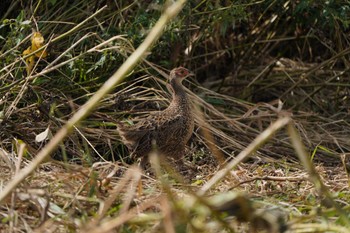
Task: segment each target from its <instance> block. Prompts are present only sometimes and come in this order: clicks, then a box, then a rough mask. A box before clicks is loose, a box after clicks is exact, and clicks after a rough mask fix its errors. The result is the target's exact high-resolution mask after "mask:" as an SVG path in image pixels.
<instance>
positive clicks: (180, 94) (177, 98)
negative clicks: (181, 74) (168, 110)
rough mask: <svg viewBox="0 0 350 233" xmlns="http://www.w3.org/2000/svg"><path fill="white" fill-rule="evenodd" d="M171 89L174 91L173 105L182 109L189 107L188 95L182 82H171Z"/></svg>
mask: <svg viewBox="0 0 350 233" xmlns="http://www.w3.org/2000/svg"><path fill="white" fill-rule="evenodd" d="M170 87H171V90H172V92H173V93H172V95H173V98H172V103H171V104H174V105H177V106H178V107H180V108H183V107H185V108H186V106H187V103H188V100H187V95H186V91H185V89H184V87H183V86H182V84H181V82H179V81H178V80H174V79H173V80H171V81H170Z"/></svg>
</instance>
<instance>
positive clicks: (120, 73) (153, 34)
mask: <svg viewBox="0 0 350 233" xmlns="http://www.w3.org/2000/svg"><path fill="white" fill-rule="evenodd" d="M185 2H186V1H185V0H179V1H176V2H175V3H173V4H171V5H170V6H169V7H168V8H167V9H166V10H165V11H164V13H163V14H162V15H161V17H160V18H159V20H158V21H157V23H156V24H155V26H154V27H153V28H152V30H151V31H150V33H149V34H148V35H147V37H146V38H145V40H144V41H143V42H142V44H141V45H140V46H139V47H138V48H137V49H136V50H135V52H134V53H132V54H131V55H130V57H129V58H128V59H127V60H126V61H125V62H124V63H123V64H122V65H121V67H120V68H119V69H118V70H117V71H116V72H115V73H114V74H113V75H112V76H111V77H110V78H109V79H108V80H107V81H106V82H105V83H104V84H103V86H102V87H101V88H100V89H99V90H98V91H97V92H96V93H95V95H93V96H92V97H91V99H89V100H88V102H86V103H85V104H84V105H83V106H82V107H81V108H80V109H79V110H78V111H77V112H76V113H75V114H74V115H73V116H72V118H70V119H69V120H68V121H67V123H66V124H65V125H64V126H63V127H62V128H61V129H60V130H59V131H58V132H57V133H56V135H54V136H53V138H52V139H51V140H50V141H49V143H48V144H47V145H46V146H45V147H44V148H43V149H42V150H40V151H39V153H38V154H37V156H36V157H35V158H34V159H33V160H32V161H31V163H29V165H28V166H27V167H25V168H23V169H22V170H21V171H20V173H19V174H17V175H16V176H15V177H14V178H13V179H12V180H11V181H10V182H9V183H8V184H7V185H6V187H5V188H4V190H3V191H2V192H1V193H0V203H2V201H3V200H4V199H5V198H6V197H7V196H8V195H9V194H10V193H11V192H12V191H13V190H14V189H15V188H16V187H17V185H19V184H20V183H21V182H22V181H23V180H24V179H25V178H26V177H27V176H28V175H30V173H32V172H33V171H34V170H35V169H36V168H37V167H38V166H39V165H40V164H41V163H42V162H43V161H44V160H45V158H46V157H48V156H49V155H50V154H51V153H52V152H53V151H54V150H55V149H56V148H57V147H58V145H59V143H60V142H62V141H63V139H65V138H66V137H67V136H68V134H70V132H71V131H72V130H73V127H74V125H77V124H78V123H79V122H80V121H81V120H82V119H84V118H85V117H87V116H88V115H89V114H90V112H91V111H92V110H93V109H94V108H95V107H96V106H97V105H98V103H99V102H100V100H102V98H103V97H104V96H105V95H106V94H107V93H109V92H111V91H112V90H113V88H114V86H115V85H116V84H118V83H120V82H121V81H122V80H123V79H124V77H125V76H126V75H127V74H128V73H129V72H130V71H131V70H132V69H133V68H134V67H135V66H136V65H137V64H138V62H139V61H140V60H141V59H142V58H143V57H145V56H146V53H147V51H148V50H149V49H150V48H151V47H152V45H153V44H154V43H155V42H156V41H157V40H158V38H159V37H160V36H161V35H162V33H163V30H164V28H165V26H166V25H167V23H168V22H170V20H171V19H173V18H174V17H175V16H176V15H177V14H178V13H179V12H180V10H181V9H182V7H183V5H184V4H185Z"/></svg>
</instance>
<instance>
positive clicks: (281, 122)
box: [197, 117, 290, 196]
mask: <svg viewBox="0 0 350 233" xmlns="http://www.w3.org/2000/svg"><path fill="white" fill-rule="evenodd" d="M289 121H290V118H289V117H282V118H280V119H278V120H277V121H275V122H274V123H273V124H271V125H270V126H269V127H268V128H267V129H266V130H265V131H263V132H262V133H261V134H259V135H258V136H257V137H256V138H255V140H254V141H253V142H252V143H250V144H249V145H248V147H246V148H245V149H244V150H243V151H242V152H241V153H239V154H238V156H237V157H236V158H235V159H233V160H232V161H231V162H229V163H228V164H227V165H226V166H225V167H224V168H223V169H221V170H220V171H218V172H217V173H216V175H215V176H213V177H212V178H211V179H210V180H209V181H208V182H207V183H206V184H205V185H203V187H202V188H201V189H200V190H199V191H198V192H197V194H198V195H199V196H203V195H204V194H205V193H206V192H207V191H208V190H209V189H211V188H213V187H214V186H215V184H217V183H218V182H219V181H220V180H221V179H223V178H224V177H225V176H226V175H227V174H228V173H229V172H230V171H231V170H232V169H233V168H234V167H236V166H237V165H238V164H239V163H241V162H242V161H244V160H245V159H247V158H248V157H249V156H250V155H252V154H253V153H254V152H255V151H257V150H258V149H259V148H260V147H261V146H262V145H263V144H264V143H265V142H266V141H267V140H268V139H269V138H271V137H272V135H273V134H274V133H276V132H277V131H278V130H279V129H281V128H282V127H284V126H285V125H287V124H288V123H289Z"/></svg>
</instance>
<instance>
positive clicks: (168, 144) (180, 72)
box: [118, 67, 194, 159]
mask: <svg viewBox="0 0 350 233" xmlns="http://www.w3.org/2000/svg"><path fill="white" fill-rule="evenodd" d="M190 75H191V73H190V72H189V71H188V70H187V69H185V68H183V67H178V68H175V69H173V70H172V71H171V72H170V75H169V83H170V85H169V89H170V90H171V91H172V101H171V103H170V105H169V106H168V107H167V108H166V109H165V110H163V111H159V112H156V113H153V114H151V115H149V116H148V117H147V118H145V119H142V120H140V121H139V122H137V123H136V124H135V125H131V126H128V125H125V124H122V123H119V124H118V132H119V134H120V136H121V139H122V142H123V143H124V144H125V145H126V146H127V147H128V149H129V152H130V153H131V156H132V157H140V158H142V159H143V158H147V156H148V154H149V153H150V152H151V150H152V147H153V145H156V148H157V150H158V151H159V153H160V154H162V155H165V156H167V157H172V158H179V157H181V156H183V155H184V152H185V145H186V143H187V142H188V140H189V139H190V137H191V135H192V132H193V127H194V119H193V113H192V111H191V108H192V107H191V103H190V100H189V99H188V96H187V94H186V92H185V89H184V87H183V86H182V80H183V79H185V78H186V77H188V76H190Z"/></svg>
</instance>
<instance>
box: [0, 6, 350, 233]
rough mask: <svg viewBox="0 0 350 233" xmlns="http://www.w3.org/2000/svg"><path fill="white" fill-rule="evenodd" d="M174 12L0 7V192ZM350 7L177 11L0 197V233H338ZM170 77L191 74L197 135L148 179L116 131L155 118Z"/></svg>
mask: <svg viewBox="0 0 350 233" xmlns="http://www.w3.org/2000/svg"><path fill="white" fill-rule="evenodd" d="M172 4H173V1H128V0H125V1H123V0H120V1H112V0H105V1H91V0H85V1H83V0H73V1H56V0H48V1H41V0H34V1H18V0H15V1H9V0H5V1H2V2H1V7H0V19H1V21H0V48H1V49H0V64H1V66H0V84H1V85H0V165H1V169H0V170H1V171H0V177H2V178H1V182H0V190H2V189H3V188H4V187H5V186H6V184H7V183H8V182H9V180H15V179H16V177H17V176H18V174H19V173H20V172H19V170H18V169H20V168H24V167H26V166H27V165H28V163H29V162H30V161H32V160H34V158H35V157H36V155H37V154H38V153H39V152H40V151H41V149H42V148H44V147H45V145H47V144H48V142H49V141H50V139H51V138H53V137H54V135H55V134H56V133H57V132H58V130H59V129H61V128H62V127H64V125H65V124H66V122H67V121H68V120H69V119H70V118H71V117H72V116H73V115H74V114H75V113H76V112H77V111H78V109H80V108H82V106H83V105H84V103H86V102H87V101H88V100H89V99H90V98H91V97H92V96H93V95H94V94H95V93H96V92H97V91H98V90H99V89H100V88H101V86H102V85H103V84H104V83H105V82H106V81H107V80H108V79H109V78H110V77H111V76H112V75H113V74H114V73H115V72H116V71H117V70H118V69H119V68H120V67H121V66H122V64H123V63H124V62H125V61H126V60H127V59H128V58H129V57H130V55H131V54H132V53H133V52H134V51H135V49H137V48H138V47H139V46H140V45H141V44H142V43H143V41H144V40H145V38H146V36H147V35H148V34H149V32H150V31H151V29H152V28H154V26H155V25H156V23H157V21H158V19H159V18H160V17H161V15H163V14H165V12H166V9H168V7H171V6H172ZM349 12H350V4H349V3H348V2H347V1H329V0H328V1H324V0H322V1H311V0H299V1H289V0H282V1H273V0H271V1H270V0H265V1H252V0H249V1H219V0H218V1H209V0H193V1H188V2H187V3H186V4H185V5H184V7H183V9H182V10H181V11H180V12H179V14H178V16H177V17H176V18H174V19H172V20H170V22H169V23H168V24H167V25H166V27H165V30H164V31H163V34H162V36H161V37H160V38H159V40H158V41H156V43H155V44H153V46H152V47H151V48H149V52H148V54H147V56H146V57H145V58H142V59H141V61H140V62H139V63H137V65H136V66H135V67H134V68H133V69H131V70H130V71H129V72H128V74H127V75H126V76H124V77H123V78H124V80H123V82H120V83H118V85H116V86H115V88H114V91H113V92H111V93H109V94H108V95H106V96H104V98H103V100H102V101H100V103H99V104H98V105H97V106H95V108H94V110H93V111H91V112H90V114H89V116H87V117H85V118H84V119H83V120H82V121H80V122H79V124H77V125H75V126H74V129H73V130H71V134H70V135H69V136H68V137H67V138H66V139H65V140H64V141H63V142H60V143H58V144H57V145H58V149H57V150H55V151H54V152H53V153H51V154H50V157H51V159H47V160H46V161H45V163H42V164H41V165H40V166H39V167H38V168H37V169H36V171H35V172H34V173H31V175H29V176H28V177H27V178H26V180H25V181H24V182H21V183H20V184H19V185H18V186H17V188H18V189H16V190H15V191H14V192H13V193H14V194H13V195H12V198H7V199H5V200H1V206H0V213H1V218H0V219H1V224H0V231H1V232H2V231H8V232H23V231H27V232H29V231H32V230H34V229H36V232H43V231H44V230H45V229H46V228H50V229H52V231H53V232H75V231H81V232H85V231H86V230H87V229H89V230H91V232H106V231H108V230H106V229H109V228H108V227H110V228H111V229H118V230H119V231H120V232H175V231H176V232H233V231H237V232H245V231H249V230H252V229H255V230H258V231H263V230H269V231H272V232H284V231H286V230H289V231H290V232H347V229H348V228H349V227H350V220H349V219H350V215H349V209H350V205H349V204H348V203H349V201H350V190H349V177H348V169H349V168H350V163H349V161H350V159H349V157H350V156H349V151H350V140H349V134H350V133H349V132H350V124H349V123H350V121H349V106H350V105H349V96H350V89H349V87H350V75H349V74H350V72H349V67H350V64H349V53H350V49H349V48H350V45H349V43H350V41H349V34H350V30H349V24H350V18H349ZM37 32H40V33H37ZM43 40H44V41H43ZM37 49H41V51H36V50H37ZM43 50H45V51H44V52H43ZM177 66H184V67H187V68H188V69H190V70H192V71H193V72H194V73H195V74H196V76H195V77H194V78H190V79H189V80H186V81H185V85H186V86H187V88H188V89H189V90H190V91H189V94H190V96H191V99H192V101H193V103H194V105H195V106H196V109H197V107H198V109H197V110H198V111H197V113H196V129H195V132H194V135H193V137H192V138H191V141H190V144H189V146H188V151H187V153H186V156H185V159H184V167H181V168H176V169H170V167H171V166H167V165H166V163H165V164H163V163H164V162H159V161H157V159H156V160H155V161H154V162H153V167H151V168H149V171H148V173H146V174H144V173H142V172H141V171H140V170H139V169H138V168H136V167H133V166H131V167H130V164H132V163H133V162H134V161H131V160H130V158H129V157H128V152H127V150H126V149H125V147H124V146H123V145H122V144H121V142H120V139H119V135H118V134H117V132H116V130H115V129H116V122H118V121H121V120H124V121H125V120H126V121H127V120H128V119H129V118H131V117H139V116H140V117H143V116H145V115H147V114H148V113H149V112H150V111H154V110H159V109H163V108H164V107H165V106H166V105H167V103H168V101H169V93H168V90H167V88H166V87H165V83H166V77H167V75H166V74H167V73H168V71H169V70H170V69H172V68H174V67H177ZM284 120H285V121H284ZM283 122H284V123H283ZM284 126H285V127H284ZM267 128H268V129H271V130H272V131H271V132H270V133H271V135H269V137H265V134H262V132H263V131H264V130H265V129H267ZM285 129H287V130H285ZM256 138H257V139H256ZM254 142H257V143H256V144H254ZM252 143H253V144H254V148H253V149H252V150H250V146H251V145H252ZM265 143H266V144H265ZM303 148H304V149H303ZM242 151H243V152H247V154H244V153H241V152H242ZM248 152H249V153H248ZM303 156H304V157H305V158H306V157H307V158H308V159H307V160H306V161H303ZM248 157H249V158H250V159H249V160H248V159H247V158H248ZM234 158H236V162H237V163H234V162H235V159H234ZM237 158H242V160H245V162H244V163H243V162H242V161H241V160H237ZM229 161H231V164H230V163H229ZM232 161H233V163H232ZM310 162H311V163H310ZM159 163H161V164H162V166H161V167H162V169H160V165H159ZM225 166H227V168H229V169H228V171H229V173H228V174H226V176H224V177H221V178H220V182H218V184H217V185H216V186H215V187H214V185H213V186H210V187H209V186H208V185H210V182H211V178H212V177H214V178H215V177H216V176H215V175H214V174H219V173H218V171H219V170H220V169H221V168H223V167H225ZM164 174H167V175H166V176H165V175H164ZM204 184H205V185H204ZM206 185H207V186H206ZM206 187H207V188H208V189H207V190H206ZM231 191H233V192H231ZM240 192H243V193H248V194H249V195H250V196H249V197H247V196H246V195H245V194H241V193H240ZM15 194H16V195H15ZM204 194H205V195H204ZM209 194H210V195H211V197H208V196H209ZM47 203H49V204H47ZM159 203H162V204H161V205H160V204H159ZM227 206H228V208H227ZM141 213H143V215H142V214H141ZM174 213H175V214H174ZM246 222H247V224H245V223H246ZM87 226H88V227H87Z"/></svg>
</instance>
